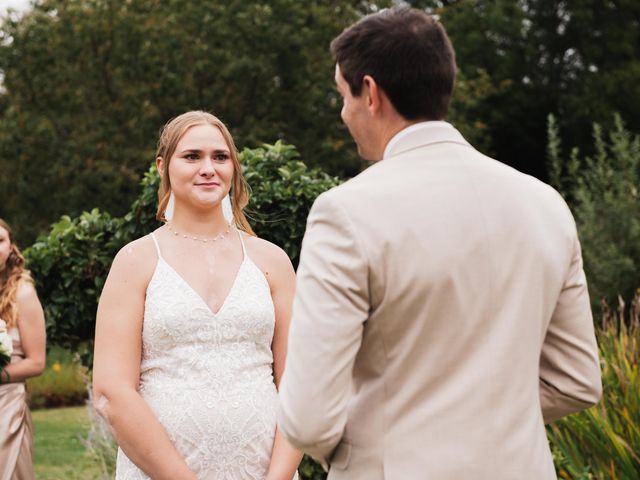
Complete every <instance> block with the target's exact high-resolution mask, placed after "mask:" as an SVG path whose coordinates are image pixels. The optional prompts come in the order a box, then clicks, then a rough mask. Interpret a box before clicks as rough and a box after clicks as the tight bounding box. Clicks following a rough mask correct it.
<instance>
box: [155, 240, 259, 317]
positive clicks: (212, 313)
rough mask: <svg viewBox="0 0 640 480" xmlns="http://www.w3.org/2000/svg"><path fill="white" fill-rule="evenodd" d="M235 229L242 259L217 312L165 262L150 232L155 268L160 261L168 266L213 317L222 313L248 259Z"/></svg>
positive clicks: (245, 249)
mask: <svg viewBox="0 0 640 480" xmlns="http://www.w3.org/2000/svg"><path fill="white" fill-rule="evenodd" d="M236 231H237V232H238V237H239V238H240V245H242V261H241V262H240V265H239V266H238V270H237V271H236V273H235V276H234V278H233V282H232V283H231V288H230V289H229V291H228V292H227V294H226V296H225V297H224V300H223V301H222V304H221V305H220V308H218V311H217V312H214V311H213V308H211V306H210V305H209V303H207V301H206V300H205V299H204V297H203V296H202V295H200V293H198V291H197V290H196V289H195V288H193V287H192V286H191V284H190V283H189V282H188V281H187V280H186V279H185V278H184V277H183V276H182V275H181V274H180V273H178V271H177V270H176V269H175V268H174V267H173V266H172V265H171V264H170V263H169V262H167V261H166V260H165V259H164V257H163V256H162V253H161V252H160V245H159V244H158V239H157V238H156V236H155V232H151V238H152V239H153V243H154V244H155V246H156V252H157V253H158V263H157V264H156V269H157V268H158V265H159V264H160V262H162V263H163V264H164V265H166V266H167V267H168V268H169V270H170V271H171V272H172V273H173V274H174V275H175V276H176V277H178V280H180V282H182V283H183V284H184V285H185V286H186V287H187V290H189V291H190V292H191V293H192V294H193V295H194V296H195V297H196V298H197V299H198V301H200V303H202V305H203V306H204V307H205V308H206V309H207V311H208V312H209V313H210V314H211V316H213V317H214V318H216V317H218V316H220V314H221V313H222V311H223V310H224V308H225V307H226V305H227V303H228V300H229V298H230V297H231V295H232V294H233V293H234V291H235V289H236V284H237V283H238V279H239V278H240V274H241V273H242V269H243V267H244V265H245V263H247V260H248V259H249V255H247V248H246V247H245V245H244V240H243V238H242V232H241V231H240V230H238V229H236Z"/></svg>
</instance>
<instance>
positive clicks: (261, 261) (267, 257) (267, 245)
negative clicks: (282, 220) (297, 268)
mask: <svg viewBox="0 0 640 480" xmlns="http://www.w3.org/2000/svg"><path fill="white" fill-rule="evenodd" d="M243 239H244V244H245V246H246V247H247V252H248V254H249V256H250V257H251V259H252V260H253V261H254V262H255V263H256V264H257V265H258V267H260V269H261V270H263V271H273V270H285V271H289V270H292V269H293V267H292V265H291V260H290V259H289V256H288V255H287V253H286V252H285V251H284V250H283V249H282V248H280V247H279V246H278V245H276V244H275V243H271V242H269V241H268V240H265V239H263V238H260V237H256V236H252V235H248V234H243Z"/></svg>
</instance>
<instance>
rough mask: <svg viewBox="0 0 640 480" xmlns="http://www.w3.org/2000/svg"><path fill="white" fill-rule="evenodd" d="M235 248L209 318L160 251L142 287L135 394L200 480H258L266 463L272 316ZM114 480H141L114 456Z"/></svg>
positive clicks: (270, 432)
mask: <svg viewBox="0 0 640 480" xmlns="http://www.w3.org/2000/svg"><path fill="white" fill-rule="evenodd" d="M152 237H153V234H152ZM153 240H154V242H156V239H155V237H153ZM156 247H158V244H157V242H156ZM242 248H243V252H244V257H243V260H242V263H241V265H240V268H239V270H238V272H237V274H236V278H235V280H234V283H233V285H232V287H231V290H230V292H229V294H228V295H227V298H226V299H225V301H224V303H223V305H222V307H221V308H220V310H219V311H218V313H216V314H214V313H213V312H212V311H211V309H210V308H209V307H208V305H207V304H206V303H205V301H204V300H203V299H202V298H201V297H200V296H199V295H198V293H196V291H195V290H193V288H191V286H190V285H189V284H188V283H187V282H186V281H185V280H184V279H183V278H182V277H181V276H180V275H179V274H178V273H177V272H176V271H175V270H174V269H173V268H172V267H171V266H170V265H169V264H168V263H167V262H166V261H165V260H164V259H163V258H162V255H161V253H160V249H159V248H158V263H157V265H156V269H155V272H154V274H153V276H152V278H151V281H150V282H149V285H148V287H147V295H146V300H145V308H144V324H143V333H142V363H141V367H140V387H139V391H140V394H141V396H142V397H143V398H144V399H145V400H146V401H147V403H148V404H149V405H150V407H151V409H152V410H153V412H154V413H155V415H156V416H157V418H158V420H159V421H160V423H161V424H162V425H163V426H164V428H165V429H166V431H167V433H168V435H169V437H170V439H171V440H172V442H173V443H174V445H175V446H176V448H177V449H178V451H179V452H180V453H181V454H182V455H183V457H184V458H185V460H186V462H187V464H188V465H189V466H190V468H191V469H192V470H194V471H195V472H196V473H197V474H198V478H199V479H207V480H209V479H216V480H218V479H220V480H223V479H224V480H227V479H228V480H254V479H263V478H264V477H265V475H266V472H267V469H268V467H269V462H270V458H271V450H272V446H273V439H274V435H275V429H276V406H277V392H276V388H275V384H274V382H273V374H272V363H273V356H272V352H271V341H272V338H273V331H274V326H275V313H274V307H273V302H272V299H271V293H270V289H269V284H268V283H267V281H266V279H265V277H264V275H263V274H262V272H261V271H260V269H259V268H258V267H257V266H256V265H255V263H253V261H252V260H251V259H250V258H249V257H248V255H247V253H246V249H245V247H244V243H243V245H242ZM116 478H117V479H122V480H130V479H136V480H137V479H147V478H148V477H147V476H146V475H145V474H144V473H143V472H142V471H141V470H139V469H138V468H137V467H136V466H135V465H134V464H133V463H132V462H131V461H129V459H128V458H127V457H126V455H125V454H124V453H123V452H122V451H119V452H118V462H117V472H116Z"/></svg>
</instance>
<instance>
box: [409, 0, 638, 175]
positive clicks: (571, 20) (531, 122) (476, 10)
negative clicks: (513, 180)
mask: <svg viewBox="0 0 640 480" xmlns="http://www.w3.org/2000/svg"><path fill="white" fill-rule="evenodd" d="M408 3H410V4H412V5H414V6H417V7H420V8H425V9H427V10H428V11H430V12H432V13H436V14H438V15H439V16H440V18H441V19H442V22H443V24H444V25H445V27H446V28H447V32H448V33H449V36H450V37H451V39H452V42H453V44H454V47H455V49H456V56H457V61H458V65H459V68H460V69H461V71H462V74H463V75H464V77H465V78H467V79H468V80H473V79H476V78H478V75H479V72H484V73H483V74H486V75H488V77H489V78H490V79H491V82H492V84H493V85H494V86H496V88H495V89H494V91H493V92H492V94H490V95H488V96H487V97H485V98H483V99H481V100H480V101H479V104H478V105H477V107H476V115H477V116H478V117H479V118H481V119H482V122H483V123H484V124H485V125H487V126H488V128H487V133H488V134H489V136H490V137H491V142H490V143H491V144H492V146H493V148H494V150H495V154H496V157H497V158H498V159H499V160H501V161H503V162H505V163H508V164H510V165H513V166H515V167H516V168H518V169H520V170H523V171H525V172H527V173H531V174H534V175H536V176H538V177H540V178H543V179H546V170H545V163H544V158H545V145H546V116H547V114H548V113H549V112H553V113H555V114H557V117H558V119H559V122H560V125H559V127H560V130H561V132H562V136H563V137H564V138H571V140H572V144H574V145H576V146H577V147H579V148H580V150H581V151H583V152H586V153H593V152H594V150H593V142H592V141H591V136H590V134H591V124H592V122H594V121H595V122H599V123H601V124H602V125H603V126H604V127H605V128H608V127H611V126H613V125H612V118H613V117H612V115H611V113H612V112H614V111H617V112H619V113H620V115H621V116H622V118H624V119H625V121H626V122H627V124H628V126H629V128H630V129H631V130H632V131H638V130H640V115H639V114H638V112H640V3H638V2H634V1H630V0H621V1H611V2H602V1H599V0H586V1H582V2H567V1H553V0H518V1H513V0H491V1H489V0H475V1H465V0H444V1H436V0H413V1H409V2H408Z"/></svg>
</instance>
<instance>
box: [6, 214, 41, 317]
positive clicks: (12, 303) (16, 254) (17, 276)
mask: <svg viewBox="0 0 640 480" xmlns="http://www.w3.org/2000/svg"><path fill="white" fill-rule="evenodd" d="M0 227H2V228H4V229H5V230H6V231H7V233H8V234H9V242H10V245H11V247H10V250H9V256H8V257H7V262H6V263H5V265H4V268H3V269H2V270H1V271H0V318H1V319H2V320H4V321H5V322H7V326H8V327H12V326H14V325H15V324H16V322H17V320H18V305H17V302H16V295H17V293H18V287H19V286H20V283H21V282H33V280H32V279H31V275H30V274H29V271H28V270H27V269H26V268H25V267H24V257H23V256H22V253H20V249H19V248H18V246H17V245H16V244H15V243H13V239H12V238H11V227H10V226H9V224H8V223H7V222H5V221H4V220H3V219H1V218H0Z"/></svg>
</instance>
